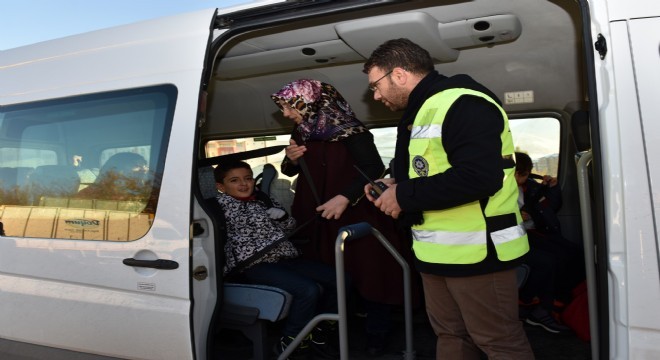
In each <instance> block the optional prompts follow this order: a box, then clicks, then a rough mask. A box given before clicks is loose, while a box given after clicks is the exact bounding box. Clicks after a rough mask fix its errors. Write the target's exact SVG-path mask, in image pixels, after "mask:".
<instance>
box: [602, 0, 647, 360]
mask: <svg viewBox="0 0 660 360" xmlns="http://www.w3.org/2000/svg"><path fill="white" fill-rule="evenodd" d="M654 6H655V5H654ZM628 7H629V8H631V9H635V8H638V5H637V4H629V5H628ZM601 9H602V8H601ZM659 12H660V10H658V11H656V12H655V14H656V15H657V14H658V13H659ZM619 14H620V13H619V12H617V13H616V14H611V15H614V16H617V15H619ZM646 14H647V15H648V14H650V13H649V12H648V11H647V12H646ZM625 16H630V13H627V14H626V15H625ZM597 19H598V17H596V20H597ZM601 24H602V23H601ZM596 28H597V32H595V34H602V35H603V36H604V38H605V39H606V40H607V43H608V50H607V53H606V55H605V57H604V59H603V60H602V61H601V60H598V61H596V74H595V75H596V79H597V82H598V95H599V99H598V103H599V105H600V109H599V119H600V123H601V125H600V129H601V141H602V147H601V150H602V158H603V159H605V161H603V163H602V166H603V183H604V192H605V201H606V206H605V209H606V210H605V213H606V218H607V219H608V221H607V222H606V226H607V230H606V231H607V252H608V255H607V259H608V264H607V268H608V273H609V279H610V294H609V296H610V299H609V304H610V313H611V315H612V316H611V318H610V319H609V329H610V346H609V348H610V358H613V359H628V358H630V359H638V358H639V359H651V358H657V357H658V356H660V326H659V325H658V324H660V314H659V313H658V311H657V301H658V298H660V278H659V267H658V255H659V254H658V249H659V247H658V236H657V224H658V210H659V207H658V189H657V183H658V180H659V178H658V176H659V174H660V172H659V170H658V163H659V160H660V159H659V158H658V154H660V151H659V150H660V149H659V148H658V146H659V143H658V141H659V140H660V139H659V137H658V131H660V129H659V126H658V123H657V121H656V120H657V117H658V113H659V111H660V108H659V107H658V101H657V99H658V96H660V94H659V93H658V89H657V81H660V74H659V73H658V72H657V69H658V66H660V56H659V54H658V43H659V41H660V36H659V35H658V34H660V19H658V18H657V17H650V18H644V19H632V20H626V21H613V22H611V23H609V26H607V27H596ZM596 56H598V53H596ZM597 251H603V250H601V249H597ZM642 294H643V295H642Z"/></svg>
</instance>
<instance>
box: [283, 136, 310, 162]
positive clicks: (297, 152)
mask: <svg viewBox="0 0 660 360" xmlns="http://www.w3.org/2000/svg"><path fill="white" fill-rule="evenodd" d="M289 144H290V145H289V146H287V147H286V148H285V149H284V152H285V153H286V157H288V158H289V161H290V162H291V163H292V164H293V165H296V166H297V165H298V159H300V158H301V157H302V156H303V155H304V154H305V151H307V148H306V147H305V145H301V146H298V144H296V141H295V140H293V139H289Z"/></svg>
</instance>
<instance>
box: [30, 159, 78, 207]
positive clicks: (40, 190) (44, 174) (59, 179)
mask: <svg viewBox="0 0 660 360" xmlns="http://www.w3.org/2000/svg"><path fill="white" fill-rule="evenodd" d="M79 186H80V177H78V173H77V172H76V170H75V168H74V167H73V166H68V165H43V166H37V167H36V168H35V169H34V171H33V172H32V173H31V174H30V177H29V179H28V190H29V191H30V195H31V199H32V204H33V205H38V204H39V202H40V199H41V197H42V196H52V197H70V196H73V195H74V194H76V193H77V192H78V187H79Z"/></svg>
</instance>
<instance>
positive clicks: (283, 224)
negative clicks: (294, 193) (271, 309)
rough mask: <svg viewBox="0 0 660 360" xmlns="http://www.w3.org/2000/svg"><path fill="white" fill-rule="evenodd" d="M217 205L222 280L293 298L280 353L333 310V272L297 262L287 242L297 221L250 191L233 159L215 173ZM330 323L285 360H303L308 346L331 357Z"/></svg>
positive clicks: (244, 166)
mask: <svg viewBox="0 0 660 360" xmlns="http://www.w3.org/2000/svg"><path fill="white" fill-rule="evenodd" d="M214 176H215V181H216V186H217V189H218V190H219V194H218V197H217V199H218V202H219V203H220V205H221V206H222V208H223V210H224V216H225V219H226V222H227V243H226V244H225V254H226V255H225V256H226V262H225V266H224V269H223V273H224V275H225V277H231V278H232V279H237V281H242V282H247V283H252V284H262V285H270V286H274V287H278V288H280V289H283V290H285V291H287V292H289V293H290V294H291V295H293V300H292V302H291V307H290V308H289V315H288V317H287V318H286V319H285V320H284V327H283V329H282V337H281V339H280V343H279V344H278V345H277V346H276V352H277V353H278V354H281V353H282V352H283V351H284V349H285V348H286V347H287V346H288V345H289V344H290V343H291V342H292V341H293V339H294V338H295V337H296V335H298V333H299V332H300V331H301V330H302V329H303V327H305V325H306V324H307V323H308V322H309V321H310V320H311V319H312V318H313V317H314V316H315V315H317V314H318V313H321V312H331V313H336V312H337V289H336V276H335V270H334V268H332V267H330V266H327V265H325V264H323V263H320V262H313V261H309V260H305V259H301V258H299V255H300V253H299V251H298V249H297V248H296V247H295V246H294V245H293V243H291V241H289V240H288V239H287V233H289V232H291V231H292V230H293V229H294V227H295V225H296V221H295V219H294V218H292V217H290V216H289V215H288V214H287V213H286V211H285V210H284V208H283V207H282V205H280V204H279V203H278V202H277V201H276V200H275V199H273V198H270V197H269V196H268V195H266V194H265V193H263V192H261V191H259V190H258V189H255V180H254V177H253V173H252V169H251V168H250V165H249V164H248V163H246V162H243V161H233V162H228V163H224V164H220V165H218V167H216V168H215V170H214ZM333 325H334V324H331V323H329V322H322V323H321V324H320V325H319V326H317V327H316V329H314V330H313V331H312V334H310V335H308V336H307V337H306V338H305V340H303V342H302V343H301V344H300V345H299V346H298V348H297V349H296V350H295V351H294V352H293V354H292V355H291V356H290V357H289V359H308V358H309V357H310V355H311V353H310V348H312V349H313V350H314V351H315V352H320V353H321V354H320V355H326V356H330V357H336V355H337V354H338V352H337V350H336V349H333V348H331V347H330V346H329V345H328V343H327V338H328V335H329V333H330V332H331V331H332V330H333V329H332V327H333Z"/></svg>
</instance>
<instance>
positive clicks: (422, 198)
mask: <svg viewBox="0 0 660 360" xmlns="http://www.w3.org/2000/svg"><path fill="white" fill-rule="evenodd" d="M451 88H467V89H472V90H476V91H480V92H482V93H484V94H486V95H489V96H490V97H492V98H493V99H494V100H495V101H497V102H498V103H499V100H498V99H497V97H496V96H495V94H493V93H492V92H491V91H490V90H488V89H487V88H485V87H484V86H483V85H481V84H479V83H477V82H476V81H474V80H473V79H472V78H471V77H469V76H467V75H456V76H453V77H449V78H448V77H446V76H443V75H440V74H438V73H437V72H432V73H430V74H428V75H427V76H426V77H425V78H424V79H422V81H421V82H420V83H419V84H418V85H417V86H416V87H415V89H414V90H413V91H412V92H411V94H410V96H409V99H408V107H407V108H406V110H405V112H404V114H403V116H402V118H401V120H400V122H399V125H398V133H397V144H396V151H395V159H394V162H393V166H392V170H393V174H394V178H395V179H396V182H397V184H398V185H397V189H396V190H397V201H398V202H399V205H400V206H401V209H402V210H403V217H402V222H403V223H404V224H405V225H406V226H411V225H413V224H416V223H419V222H420V221H421V212H423V211H428V210H441V209H447V208H451V207H454V206H458V205H462V204H466V203H470V202H473V201H478V200H485V199H487V198H488V197H489V196H492V195H493V194H495V193H496V192H497V191H498V190H499V189H500V188H501V187H502V183H503V170H502V156H501V149H502V141H501V139H500V134H501V132H502V131H503V129H504V122H503V120H502V115H501V113H500V111H499V109H498V108H497V107H495V106H494V105H493V104H491V103H490V102H488V101H486V100H484V99H482V98H480V97H475V96H470V95H465V96H462V97H461V98H459V99H458V100H457V101H456V102H454V104H453V105H452V106H451V108H450V109H449V111H448V112H447V115H446V118H445V121H444V123H443V124H442V144H443V146H444V148H445V150H446V152H447V156H448V160H449V163H450V164H451V168H450V169H448V170H447V171H445V172H444V173H441V174H437V175H434V176H429V177H422V178H416V179H413V180H411V179H409V178H408V161H407V160H408V159H409V154H408V145H409V143H410V134H411V132H410V125H412V123H413V122H414V120H415V116H416V115H417V112H418V111H419V109H420V107H421V106H422V104H423V103H424V102H425V101H426V99H428V98H429V97H431V96H433V95H434V94H436V93H438V92H440V91H442V90H446V89H451ZM517 264H518V261H509V262H500V261H499V260H498V259H497V256H496V254H495V250H494V247H493V244H492V241H491V240H490V238H489V239H488V255H487V257H486V259H485V260H483V261H482V262H480V263H476V264H469V265H455V264H431V263H424V262H421V261H419V260H417V261H416V265H417V268H418V270H419V271H421V272H424V273H432V274H437V275H443V276H471V275H479V274H486V273H491V272H495V271H500V270H505V269H509V268H513V267H515V266H516V265H517Z"/></svg>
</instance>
